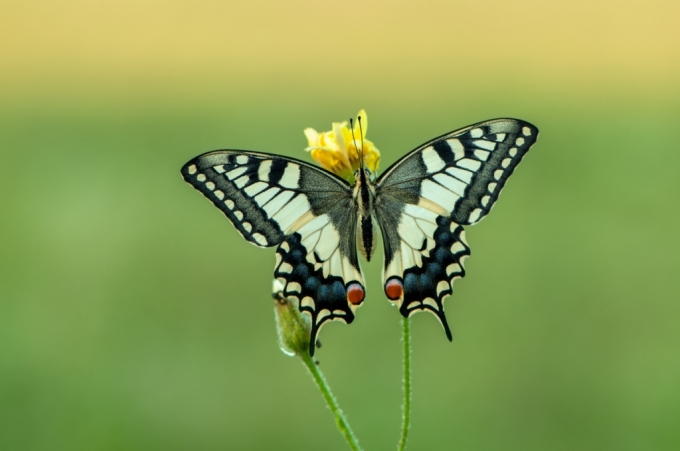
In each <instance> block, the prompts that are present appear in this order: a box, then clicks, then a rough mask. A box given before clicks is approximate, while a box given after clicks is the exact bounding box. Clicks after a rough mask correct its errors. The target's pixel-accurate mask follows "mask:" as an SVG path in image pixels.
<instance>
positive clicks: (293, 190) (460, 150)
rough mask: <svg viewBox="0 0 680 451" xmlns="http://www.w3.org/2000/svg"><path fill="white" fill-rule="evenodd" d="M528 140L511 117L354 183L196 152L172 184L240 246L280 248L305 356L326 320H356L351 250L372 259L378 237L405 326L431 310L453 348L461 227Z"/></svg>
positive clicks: (255, 159)
mask: <svg viewBox="0 0 680 451" xmlns="http://www.w3.org/2000/svg"><path fill="white" fill-rule="evenodd" d="M537 137H538V129H537V128H536V127H534V126H533V125H531V124H529V123H528V122H524V121H521V120H517V119H494V120H489V121H484V122H480V123H478V124H474V125H470V126H469V127H465V128H462V129H460V130H456V131H453V132H450V133H447V134H445V135H442V136H440V137H438V138H435V139H433V140H431V141H428V142H426V143H425V144H423V145H421V146H419V147H417V148H416V149H415V150H412V151H411V152H409V153H407V154H406V155H404V156H403V157H402V158H401V159H400V160H399V161H397V162H396V163H394V164H393V165H392V166H391V167H389V168H388V169H387V170H386V171H385V172H384V173H383V174H382V175H380V176H379V177H377V178H375V176H374V174H372V173H370V171H369V170H367V169H359V170H357V173H356V183H355V184H354V185H350V184H349V183H348V182H347V181H345V180H344V179H342V178H340V177H339V176H337V175H335V174H333V173H331V172H328V171H326V170H324V169H321V168H319V167H316V166H313V165H312V164H309V163H306V162H304V161H301V160H297V159H295V158H289V157H284V156H281V155H272V154H268V153H262V152H251V151H245V150H216V151H213V152H208V153H205V154H203V155H200V156H198V157H196V158H194V159H192V160H191V161H189V162H188V163H187V164H186V165H184V167H183V168H182V176H183V177H184V179H185V180H186V181H187V182H188V183H189V184H191V185H192V186H193V187H194V188H196V189H197V190H199V191H200V192H201V193H203V195H204V196H206V197H207V198H208V199H210V200H211V201H212V203H213V204H215V206H216V207H217V208H219V209H220V210H221V211H222V212H223V213H224V214H225V215H226V216H227V218H229V220H230V221H231V222H232V224H234V226H235V227H236V230H238V232H239V233H240V234H241V235H242V236H243V238H245V239H246V240H248V241H250V242H251V243H253V244H254V245H256V246H260V247H272V246H278V248H277V250H276V267H275V269H274V278H275V282H274V285H275V287H278V288H277V290H278V291H280V293H279V294H280V295H282V296H285V297H286V298H288V299H291V298H293V299H294V300H295V301H296V302H297V305H298V308H299V310H300V311H301V312H304V313H307V314H309V316H310V317H311V326H312V328H311V341H310V343H311V344H310V350H309V351H310V354H313V353H314V344H315V342H316V335H317V334H318V332H319V329H320V328H321V326H322V325H323V324H324V323H325V322H326V321H330V320H340V321H344V322H345V323H347V324H349V323H351V322H352V321H353V320H354V314H355V311H356V309H357V308H358V307H359V306H360V305H361V303H362V302H363V301H364V296H365V290H364V279H363V276H362V272H361V268H360V267H359V258H358V252H361V253H362V254H363V255H364V257H365V258H366V260H370V259H371V257H372V255H373V253H374V252H375V248H376V246H377V230H378V229H379V230H380V232H381V234H382V241H383V247H384V273H383V283H384V291H385V294H386V295H387V298H388V299H389V300H390V301H391V302H393V303H394V304H395V305H396V306H397V307H398V308H399V312H400V313H401V314H402V315H403V316H405V317H409V316H410V315H412V314H413V313H415V312H419V311H429V312H432V313H433V314H434V315H435V316H436V317H437V318H438V319H439V321H440V322H441V324H442V326H443V328H444V332H445V333H446V336H447V337H448V339H449V340H451V330H450V329H449V325H448V324H447V321H446V317H445V315H444V299H445V298H446V297H447V296H449V295H450V294H451V293H452V284H453V281H454V279H456V278H458V277H463V276H464V275H465V269H464V268H463V261H464V260H465V258H466V257H468V256H469V255H470V248H469V247H468V245H467V243H466V242H465V231H464V230H463V226H466V225H472V224H475V223H477V222H479V221H480V220H481V219H482V218H483V217H484V216H486V215H487V214H488V213H489V211H490V210H491V207H492V206H493V205H494V203H495V202H496V200H497V199H498V195H499V194H500V192H501V189H502V188H503V186H504V185H505V182H506V181H507V179H508V177H510V175H511V174H512V172H513V171H514V169H515V167H516V166H517V165H518V164H519V162H520V161H521V159H522V157H523V156H524V154H525V153H526V152H527V151H528V150H529V148H530V147H531V146H532V145H533V144H534V143H535V142H536V138H537ZM357 251H358V252H357Z"/></svg>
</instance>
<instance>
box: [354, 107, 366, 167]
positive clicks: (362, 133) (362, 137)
mask: <svg viewBox="0 0 680 451" xmlns="http://www.w3.org/2000/svg"><path fill="white" fill-rule="evenodd" d="M357 121H358V122H359V133H361V167H362V168H363V167H364V130H363V129H362V128H361V116H357ZM352 135H354V134H352ZM354 146H355V147H356V144H354Z"/></svg>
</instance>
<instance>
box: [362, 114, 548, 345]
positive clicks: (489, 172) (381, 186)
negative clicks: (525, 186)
mask: <svg viewBox="0 0 680 451" xmlns="http://www.w3.org/2000/svg"><path fill="white" fill-rule="evenodd" d="M537 136H538V129H536V127H534V126H533V125H531V124H529V123H528V122H524V121H520V120H516V119H495V120H490V121H485V122H480V123H478V124H474V125H471V126H469V127H466V128H463V129H460V130H457V131H454V132H451V133H447V134H446V135H443V136H440V137H439V138H435V139H433V140H431V141H429V142H427V143H425V144H423V145H422V146H420V147H418V148H416V149H415V150H413V151H412V152H410V153H409V154H407V155H405V156H404V157H403V158H401V159H400V160H399V161H397V162H396V163H395V164H394V165H392V166H391V167H390V168H388V169H387V170H386V171H385V173H384V174H383V175H382V176H381V177H380V178H379V179H378V181H377V187H376V193H377V194H376V206H375V209H376V217H377V219H378V222H379V223H380V227H381V230H382V232H383V242H384V247H385V268H384V282H385V292H386V294H387V297H388V298H390V300H392V301H393V302H395V303H396V304H397V306H398V307H399V309H400V312H401V313H402V314H403V315H404V316H409V315H410V314H412V313H413V312H415V311H419V310H427V311H431V312H432V313H434V314H435V315H436V316H437V318H438V319H439V320H440V321H441V322H442V325H443V326H444V329H445V331H446V334H447V336H448V337H449V339H450V338H451V333H450V330H449V328H448V325H447V324H446V318H445V316H444V307H443V301H444V298H445V297H446V296H448V295H450V294H451V292H452V291H451V290H452V286H451V284H452V283H453V280H454V279H455V278H457V277H463V276H464V275H465V271H464V269H463V260H464V259H465V258H466V257H467V256H468V255H470V249H469V247H468V246H467V244H466V243H465V237H464V231H463V227H462V225H470V224H475V223H476V222H479V221H480V220H481V219H482V218H483V217H484V216H486V215H487V214H488V213H489V211H490V210H491V208H492V206H493V205H494V203H495V202H496V200H497V199H498V195H499V194H500V192H501V190H502V188H503V186H504V185H505V182H506V181H507V179H508V177H509V176H510V175H511V174H512V172H513V171H514V169H515V167H516V166H517V165H518V164H519V162H520V161H521V159H522V157H523V156H524V155H525V154H526V152H527V151H528V150H529V148H530V147H531V146H532V145H533V143H534V142H535V141H536V138H537Z"/></svg>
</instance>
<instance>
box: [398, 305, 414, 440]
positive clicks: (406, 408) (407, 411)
mask: <svg viewBox="0 0 680 451" xmlns="http://www.w3.org/2000/svg"><path fill="white" fill-rule="evenodd" d="M401 332H402V344H403V346H404V348H403V349H404V402H403V404H402V408H401V437H400V438H399V444H398V445H397V450H398V451H403V450H404V449H405V448H406V440H407V439H408V430H409V427H410V425H411V326H410V322H409V319H408V318H404V317H402V318H401Z"/></svg>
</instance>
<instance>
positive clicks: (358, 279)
mask: <svg viewBox="0 0 680 451" xmlns="http://www.w3.org/2000/svg"><path fill="white" fill-rule="evenodd" d="M340 207H341V208H338V209H336V210H334V211H331V212H329V213H327V214H324V215H322V216H319V217H317V218H316V219H314V220H313V221H311V222H309V223H307V224H305V225H304V226H303V227H301V228H300V229H299V230H298V231H297V232H295V233H293V234H292V235H291V236H289V237H287V238H286V239H285V241H284V242H283V243H281V245H280V246H279V248H278V249H277V250H276V261H277V264H276V268H275V270H274V277H275V278H276V281H275V285H277V290H280V291H281V292H282V293H283V296H284V297H286V298H287V299H290V298H294V299H295V300H296V301H297V303H298V305H299V309H300V311H301V312H306V313H308V314H309V316H310V319H311V337H310V350H309V352H310V354H311V355H314V345H315V341H316V336H317V334H318V332H319V330H320V328H321V326H322V325H323V324H324V323H325V322H326V321H331V320H339V321H343V322H345V323H347V324H349V323H351V322H352V321H353V320H354V312H355V310H356V309H357V308H358V307H359V305H361V303H362V302H363V300H364V296H365V288H364V281H363V276H362V274H361V269H360V267H359V261H358V259H357V252H356V241H355V239H354V233H355V230H356V213H355V211H354V210H353V209H351V208H349V207H350V205H341V206H340ZM343 207H344V208H343Z"/></svg>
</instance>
